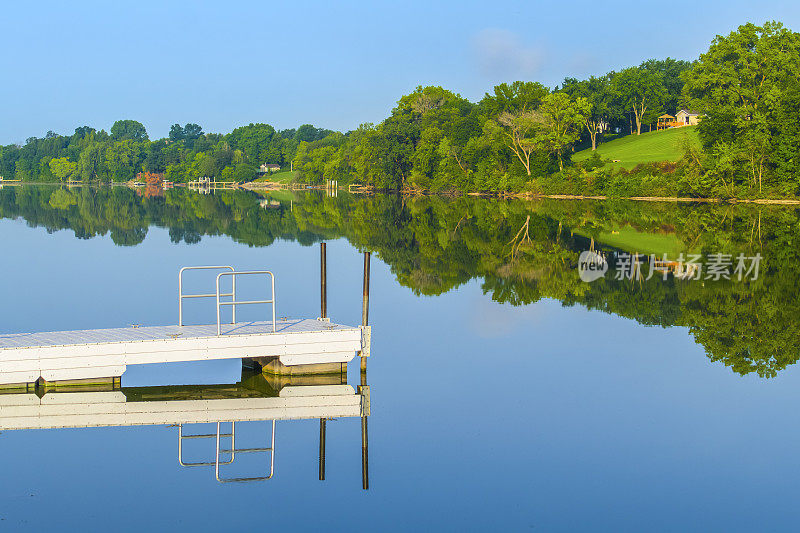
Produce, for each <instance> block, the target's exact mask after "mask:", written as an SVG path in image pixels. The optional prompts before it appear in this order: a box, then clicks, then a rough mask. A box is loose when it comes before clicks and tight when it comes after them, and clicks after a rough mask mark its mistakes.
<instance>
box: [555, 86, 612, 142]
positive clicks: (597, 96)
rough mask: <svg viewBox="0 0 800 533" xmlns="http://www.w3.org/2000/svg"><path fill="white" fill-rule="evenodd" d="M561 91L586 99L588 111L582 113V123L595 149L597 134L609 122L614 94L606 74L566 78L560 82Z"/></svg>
mask: <svg viewBox="0 0 800 533" xmlns="http://www.w3.org/2000/svg"><path fill="white" fill-rule="evenodd" d="M562 91H564V92H565V93H567V94H569V95H570V96H571V97H572V98H573V99H575V98H578V97H581V98H584V99H586V103H587V104H588V106H589V107H588V112H587V113H584V114H583V115H582V116H583V125H584V126H585V127H586V131H587V132H588V133H589V139H590V140H591V142H592V150H596V149H597V139H598V135H600V136H601V138H602V134H603V132H605V130H606V128H607V127H608V124H609V119H610V114H611V107H612V105H613V99H614V95H613V93H612V91H611V81H610V79H609V77H608V76H601V77H599V78H596V77H594V76H592V77H590V78H589V79H588V80H583V81H578V80H576V79H575V78H566V79H565V80H564V83H563V84H562Z"/></svg>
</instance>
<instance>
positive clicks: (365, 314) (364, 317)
mask: <svg viewBox="0 0 800 533" xmlns="http://www.w3.org/2000/svg"><path fill="white" fill-rule="evenodd" d="M369 258H370V253H369V252H364V293H363V298H362V300H361V325H362V326H368V325H369ZM361 371H362V372H366V371H367V358H366V357H361Z"/></svg>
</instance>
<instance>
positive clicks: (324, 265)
mask: <svg viewBox="0 0 800 533" xmlns="http://www.w3.org/2000/svg"><path fill="white" fill-rule="evenodd" d="M325 248H326V245H325V243H324V242H321V243H320V244H319V284H320V318H328V261H327V258H326V254H325V251H326V250H325Z"/></svg>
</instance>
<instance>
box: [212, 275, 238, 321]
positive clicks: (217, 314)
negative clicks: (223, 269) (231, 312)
mask: <svg viewBox="0 0 800 533" xmlns="http://www.w3.org/2000/svg"><path fill="white" fill-rule="evenodd" d="M221 275H222V274H219V275H218V276H217V295H216V296H217V335H222V325H221V324H220V321H219V277H220V276H221ZM233 277H236V276H233Z"/></svg>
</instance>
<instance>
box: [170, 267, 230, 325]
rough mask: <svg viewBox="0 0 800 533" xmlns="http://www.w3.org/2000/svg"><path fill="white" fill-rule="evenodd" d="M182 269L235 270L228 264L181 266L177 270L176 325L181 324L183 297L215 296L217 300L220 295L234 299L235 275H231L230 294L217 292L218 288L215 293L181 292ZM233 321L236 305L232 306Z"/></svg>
mask: <svg viewBox="0 0 800 533" xmlns="http://www.w3.org/2000/svg"><path fill="white" fill-rule="evenodd" d="M184 270H230V271H231V272H235V270H236V269H234V268H233V267H232V266H230V265H224V266H193V267H183V268H182V269H180V271H178V325H179V326H182V325H183V299H184V298H214V297H215V296H216V297H217V300H219V297H220V296H230V297H232V298H233V299H234V300H235V299H236V276H234V277H233V287H232V289H231V292H230V294H219V290H217V294H183V271H184ZM233 323H234V324H235V323H236V307H235V306H234V308H233Z"/></svg>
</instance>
